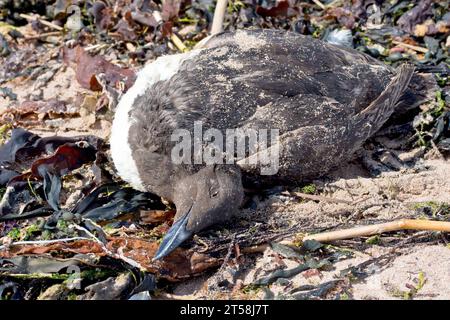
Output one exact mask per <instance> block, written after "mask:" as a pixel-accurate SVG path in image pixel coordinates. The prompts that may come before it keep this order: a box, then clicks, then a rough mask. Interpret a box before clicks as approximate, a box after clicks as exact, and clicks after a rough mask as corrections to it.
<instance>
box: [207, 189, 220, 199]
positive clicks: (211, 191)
mask: <svg viewBox="0 0 450 320" xmlns="http://www.w3.org/2000/svg"><path fill="white" fill-rule="evenodd" d="M209 195H210V196H211V198H215V197H217V196H218V195H219V190H218V189H216V188H211V189H209Z"/></svg>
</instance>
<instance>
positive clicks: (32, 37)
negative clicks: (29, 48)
mask: <svg viewBox="0 0 450 320" xmlns="http://www.w3.org/2000/svg"><path fill="white" fill-rule="evenodd" d="M60 34H61V32H59V31H51V32H44V33H40V34H37V35H35V36H29V37H25V38H24V39H25V40H35V39H41V38H45V37H52V36H59V35H60Z"/></svg>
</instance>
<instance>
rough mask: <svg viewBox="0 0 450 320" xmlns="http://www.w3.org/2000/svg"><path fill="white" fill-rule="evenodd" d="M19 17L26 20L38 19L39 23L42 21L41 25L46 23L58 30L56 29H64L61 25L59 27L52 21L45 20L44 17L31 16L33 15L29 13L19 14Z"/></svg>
mask: <svg viewBox="0 0 450 320" xmlns="http://www.w3.org/2000/svg"><path fill="white" fill-rule="evenodd" d="M19 17H21V18H24V19H27V20H28V21H34V20H38V21H39V22H40V23H42V24H43V25H46V26H47V27H50V28H53V29H56V30H58V31H62V30H64V28H62V27H60V26H58V25H56V24H54V23H51V22H48V21H47V20H44V19H42V18H39V17H33V16H30V15H28V14H25V13H21V14H19Z"/></svg>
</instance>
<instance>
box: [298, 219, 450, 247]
mask: <svg viewBox="0 0 450 320" xmlns="http://www.w3.org/2000/svg"><path fill="white" fill-rule="evenodd" d="M399 230H425V231H443V232H450V222H445V221H430V220H412V219H401V220H397V221H392V222H387V223H380V224H374V225H371V226H363V227H356V228H351V229H344V230H338V231H330V232H323V233H318V234H311V235H308V236H306V237H304V238H303V240H316V241H319V242H331V241H335V240H343V239H350V238H356V237H362V236H371V235H375V234H380V233H383V232H391V231H399Z"/></svg>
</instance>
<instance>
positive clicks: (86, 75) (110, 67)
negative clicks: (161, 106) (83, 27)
mask: <svg viewBox="0 0 450 320" xmlns="http://www.w3.org/2000/svg"><path fill="white" fill-rule="evenodd" d="M63 57H64V61H65V62H66V63H68V64H70V63H73V64H74V65H75V66H74V69H75V72H76V78H77V81H78V82H79V83H80V85H81V86H83V87H84V88H86V89H90V90H94V91H100V90H102V86H101V84H100V83H98V81H97V79H96V75H98V74H100V73H104V74H105V79H106V81H107V82H108V84H109V85H111V86H113V87H116V88H118V87H120V86H119V83H120V82H124V83H125V91H126V90H127V89H128V88H130V87H131V86H132V85H133V83H134V80H135V78H136V74H135V72H134V71H133V70H131V69H128V68H121V67H119V66H117V65H114V64H112V63H111V62H109V61H106V60H105V59H104V58H102V57H100V56H91V55H89V54H88V53H87V52H86V51H85V50H84V49H83V48H82V47H80V46H77V47H75V48H74V49H69V48H64V49H63Z"/></svg>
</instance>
